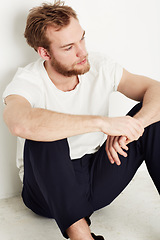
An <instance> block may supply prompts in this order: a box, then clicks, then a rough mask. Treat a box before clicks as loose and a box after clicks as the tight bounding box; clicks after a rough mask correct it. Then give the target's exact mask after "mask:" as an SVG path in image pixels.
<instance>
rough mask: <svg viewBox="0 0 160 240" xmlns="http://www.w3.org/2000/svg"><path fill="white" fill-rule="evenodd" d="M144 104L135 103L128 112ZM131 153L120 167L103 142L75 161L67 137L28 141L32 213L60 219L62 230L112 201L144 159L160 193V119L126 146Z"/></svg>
mask: <svg viewBox="0 0 160 240" xmlns="http://www.w3.org/2000/svg"><path fill="white" fill-rule="evenodd" d="M140 108H141V104H138V105H136V106H135V107H134V108H133V109H132V110H131V111H130V112H129V113H128V115H130V116H133V115H135V114H136V112H138V111H139V109H140ZM128 147H129V150H128V156H127V157H126V158H124V157H123V156H120V155H119V157H120V160H121V162H122V164H121V165H120V166H117V165H116V164H113V165H112V164H111V163H110V162H109V160H108V157H107V154H106V151H105V143H104V144H103V145H102V147H101V148H100V149H99V150H98V152H96V153H94V154H86V155H85V156H83V157H82V158H80V159H76V160H71V159H70V156H69V147H68V142H67V139H62V140H58V141H53V142H36V141H31V140H26V142H25V148H24V181H23V191H22V197H23V201H24V203H25V205H26V206H27V207H28V208H30V209H31V210H32V211H33V212H35V213H37V214H39V215H42V216H45V217H47V218H53V219H55V220H56V222H57V224H58V226H59V228H60V230H61V232H62V234H63V236H64V237H66V238H67V234H66V229H67V228H68V227H69V226H70V225H72V224H73V223H74V222H76V221H78V220H79V219H81V218H84V217H87V216H90V215H91V214H92V213H93V212H94V211H96V210H98V209H100V208H103V207H105V206H107V205H108V204H110V203H111V202H112V201H113V200H114V199H115V198H116V197H117V196H118V195H119V194H120V193H121V192H122V191H123V189H124V188H125V187H126V186H127V185H128V183H129V182H130V181H131V179H132V178H133V176H134V174H135V173H136V171H137V169H138V168H139V166H140V165H141V164H142V162H143V160H145V162H146V165H147V169H148V171H149V174H150V176H151V178H152V180H153V182H154V184H155V187H156V188H157V190H158V192H159V193H160V122H157V123H154V124H152V125H150V126H149V127H147V128H146V129H145V131H144V134H143V136H142V137H141V138H140V139H139V140H137V141H134V142H132V143H130V144H129V145H128Z"/></svg>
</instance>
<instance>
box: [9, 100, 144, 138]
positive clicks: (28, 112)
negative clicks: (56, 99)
mask: <svg viewBox="0 0 160 240" xmlns="http://www.w3.org/2000/svg"><path fill="white" fill-rule="evenodd" d="M5 101H6V107H5V110H4V120H5V122H6V124H7V126H8V128H9V129H10V131H11V133H12V134H13V135H16V136H19V137H22V138H25V139H31V140H35V141H55V140H59V139H63V138H67V137H71V136H75V135H79V134H84V133H89V132H104V133H105V134H109V135H118V136H121V135H125V136H127V137H128V138H133V137H136V135H139V134H142V132H143V127H142V126H141V124H140V123H139V121H138V120H136V119H133V118H131V117H120V118H107V117H101V116H87V115H70V114H63V113H58V112H54V111H49V110H46V109H40V108H32V107H31V105H30V103H29V102H28V101H27V100H26V99H25V98H23V97H21V96H18V95H11V96H8V97H7V98H6V99H5ZM117 123H119V125H117Z"/></svg>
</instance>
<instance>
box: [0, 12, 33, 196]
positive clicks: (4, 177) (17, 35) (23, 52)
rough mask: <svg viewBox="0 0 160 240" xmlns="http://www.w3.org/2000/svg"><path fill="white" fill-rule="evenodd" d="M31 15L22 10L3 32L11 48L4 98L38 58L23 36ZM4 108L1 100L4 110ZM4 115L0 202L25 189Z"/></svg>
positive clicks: (0, 79) (1, 84)
mask: <svg viewBox="0 0 160 240" xmlns="http://www.w3.org/2000/svg"><path fill="white" fill-rule="evenodd" d="M9 14H10V13H8V15H9ZM14 14H15V13H14ZM27 14H28V13H26V12H22V11H20V12H19V13H17V12H16V16H10V18H9V16H8V18H9V24H8V27H7V31H6V30H5V29H4V30H5V32H4V33H3V35H4V36H5V38H6V39H5V40H4V42H3V46H8V47H6V48H5V47H4V48H5V49H3V51H4V59H3V63H2V64H1V68H2V69H1V76H0V95H1V96H2V94H3V91H4V90H5V88H6V86H7V85H8V83H9V82H10V81H11V80H12V78H13V76H14V74H15V72H16V71H17V68H18V67H22V66H25V65H26V64H28V63H30V62H32V61H35V60H36V59H37V57H38V55H37V53H36V52H35V51H34V50H33V49H31V48H30V47H29V46H28V45H27V43H26V40H25V38H24V36H23V34H24V29H25V23H26V18H27ZM11 15H12V14H11ZM12 18H13V21H12ZM3 108H4V106H3V103H2V101H1V102H0V109H3ZM2 112H3V111H0V133H1V134H0V199H2V198H7V197H11V196H14V195H17V194H19V193H20V192H21V187H22V184H21V182H20V179H19V176H18V169H17V168H16V137H14V136H12V135H11V134H10V132H9V130H8V129H7V126H6V125H5V123H4V121H3V113H2Z"/></svg>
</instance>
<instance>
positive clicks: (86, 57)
mask: <svg viewBox="0 0 160 240" xmlns="http://www.w3.org/2000/svg"><path fill="white" fill-rule="evenodd" d="M85 59H86V60H88V54H86V56H84V57H83V58H81V59H80V60H79V61H77V62H75V64H74V65H77V64H78V63H81V62H82V61H84V60H85Z"/></svg>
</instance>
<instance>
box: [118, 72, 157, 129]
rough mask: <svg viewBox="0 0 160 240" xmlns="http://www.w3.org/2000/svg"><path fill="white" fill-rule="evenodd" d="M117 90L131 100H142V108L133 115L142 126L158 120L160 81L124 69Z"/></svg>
mask: <svg viewBox="0 0 160 240" xmlns="http://www.w3.org/2000/svg"><path fill="white" fill-rule="evenodd" d="M118 91H119V92H121V93H122V94H124V95H125V96H127V97H129V98H131V99H133V100H136V101H142V100H143V106H142V109H141V110H140V111H139V112H138V113H137V114H136V115H135V116H134V117H135V118H137V119H139V120H140V121H141V122H142V124H143V126H144V127H147V126H149V125H151V124H152V123H154V122H157V121H160V82H158V81H155V80H153V79H151V78H148V77H145V76H140V75H135V74H132V73H129V72H128V71H126V70H125V69H124V71H123V75H122V79H121V81H120V83H119V86H118Z"/></svg>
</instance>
